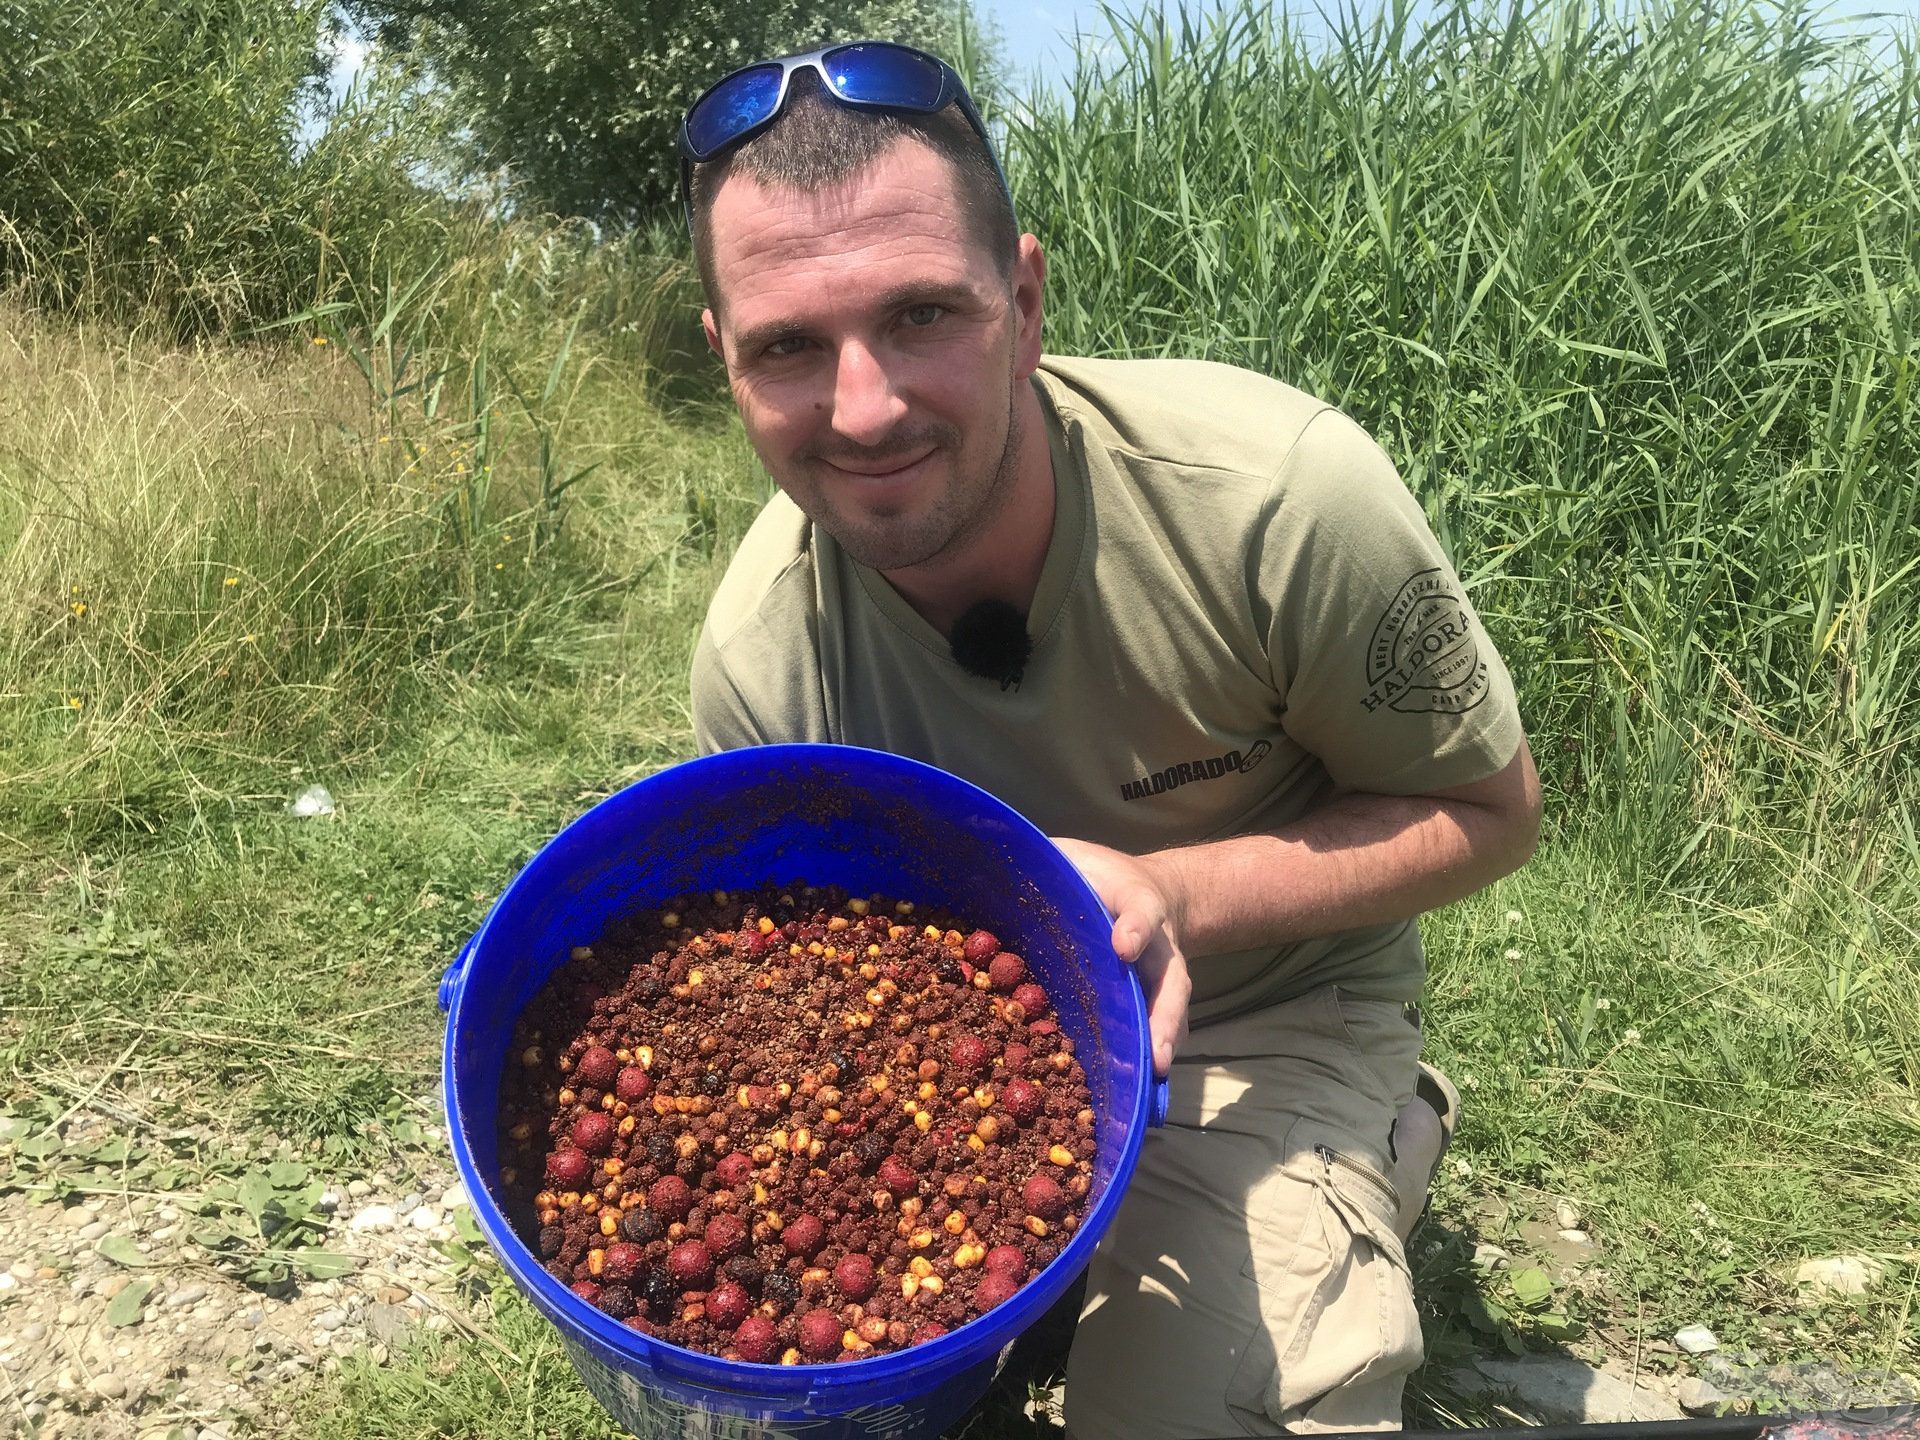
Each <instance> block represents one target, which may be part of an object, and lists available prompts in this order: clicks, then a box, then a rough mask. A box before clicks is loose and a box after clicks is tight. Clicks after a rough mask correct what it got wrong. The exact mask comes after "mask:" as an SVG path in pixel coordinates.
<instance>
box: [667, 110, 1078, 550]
mask: <svg viewBox="0 0 1920 1440" xmlns="http://www.w3.org/2000/svg"><path fill="white" fill-rule="evenodd" d="M709 223H710V225H711V227H712V230H711V233H712V237H713V261H712V265H713V274H712V281H713V285H714V292H715V295H716V296H717V297H718V298H719V300H720V307H721V308H720V314H719V315H718V316H717V317H716V315H715V314H714V312H713V311H712V310H709V311H707V312H706V313H705V314H704V315H703V316H702V319H703V320H704V322H705V325H706V331H707V343H708V344H710V345H711V346H713V348H714V350H715V351H716V353H718V354H719V355H720V356H721V358H722V359H724V360H725V361H726V364H727V374H728V377H729V379H730V380H731V382H732V386H733V396H734V400H735V402H736V403H737V404H738V405H739V407H740V415H741V418H742V420H743V421H744V422H745V425H746V430H747V437H748V439H750V440H751V441H752V443H753V447H754V449H755V450H756V451H758V452H759V455H760V459H761V462H762V463H763V464H764V465H765V466H766V467H767V470H768V472H769V473H770V474H771V475H772V476H773V478H774V480H775V482H776V483H778V484H779V486H780V488H781V489H782V490H784V491H786V492H787V494H788V495H789V496H791V497H792V498H793V500H794V502H795V503H796V504H797V505H799V507H800V508H801V509H802V510H803V511H805V512H806V513H807V515H808V516H810V517H811V518H812V519H813V520H814V522H815V523H816V524H819V525H821V526H823V527H824V528H825V529H826V530H827V532H828V533H829V534H830V535H832V536H833V537H834V538H835V539H836V540H837V541H839V542H840V544H841V546H842V547H843V548H844V549H845V550H846V551H847V552H848V553H849V554H850V555H852V556H853V557H854V558H855V559H856V560H858V561H860V562H861V563H863V564H866V565H871V566H873V567H875V568H876V569H884V570H894V569H902V568H905V567H908V566H912V565H919V564H922V563H924V562H926V561H929V560H932V559H935V558H937V557H940V556H943V555H949V554H952V553H954V552H955V551H956V550H957V549H959V548H961V547H964V546H965V545H966V544H967V543H968V542H969V541H970V540H971V539H973V538H974V537H976V536H977V535H978V534H980V533H981V531H982V530H983V529H984V527H985V526H986V524H987V522H988V521H990V519H991V518H992V516H993V514H994V512H995V509H996V507H997V503H998V502H999V501H1000V500H1001V499H1002V498H1003V496H1004V494H1005V489H1006V486H1007V484H1008V483H1009V482H1010V481H1011V479H1012V465H1013V457H1014V456H1015V455H1016V454H1017V447H1016V445H1015V443H1014V442H1015V441H1016V440H1017V439H1018V434H1017V431H1016V428H1015V427H1016V421H1015V419H1014V416H1015V413H1016V412H1015V406H1014V399H1015V391H1016V387H1017V386H1019V385H1023V384H1025V383H1026V381H1027V378H1028V377H1029V376H1030V375H1031V374H1032V373H1033V370H1034V368H1035V366H1036V365H1037V364H1038V363H1039V358H1040V285H1041V280H1042V278H1043V276H1044V261H1043V260H1042V259H1041V257H1040V252H1039V246H1038V244H1037V242H1035V241H1034V240H1033V239H1032V237H1031V236H1028V237H1025V238H1024V239H1023V240H1022V242H1021V252H1020V259H1019V261H1018V263H1017V264H1016V266H1015V272H1014V277H1013V283H1012V284H1011V285H1009V283H1008V282H1007V280H1006V279H1005V278H1003V277H1002V276H1001V275H1000V273H999V271H998V270H997V269H996V267H995V266H994V263H993V261H992V258H991V257H990V256H989V255H988V254H987V253H986V251H985V249H984V248H983V247H981V246H980V245H978V244H977V243H975V242H974V241H973V239H972V238H971V237H970V234H969V232H968V229H967V227H966V225H965V223H964V219H963V216H962V213H961V209H960V204H959V200H958V197H957V195H956V193H955V185H954V179H953V174H952V171H951V170H950V169H949V167H948V162H947V161H946V160H945V159H944V157H942V156H940V155H938V154H936V153H935V152H934V151H933V150H931V149H929V148H928V147H926V146H924V145H922V144H920V143H918V142H917V141H912V140H902V141H900V142H898V143H896V144H895V145H894V146H893V147H892V148H891V149H890V150H888V151H887V152H885V153H884V154H883V155H882V156H881V157H880V158H879V159H878V160H876V161H875V162H874V163H873V164H872V165H871V166H869V167H868V168H867V169H865V170H864V171H862V172H860V173H859V174H857V175H855V176H854V177H852V178H851V179H850V180H849V181H847V182H846V183H845V184H843V185H841V186H837V187H835V188H833V189H832V190H829V191H825V192H821V193H818V194H813V195H808V194H804V193H802V192H800V191H796V190H790V189H785V188H776V189H769V188H766V187H763V186H762V185H760V184H759V183H758V182H756V181H754V180H752V179H750V178H748V177H746V176H744V175H738V174H735V175H731V176H729V177H728V179H727V181H726V183H725V184H723V185H722V186H721V187H720V190H719V192H718V193H717V194H716V195H715V196H714V200H713V208H712V212H711V216H710V220H709Z"/></svg>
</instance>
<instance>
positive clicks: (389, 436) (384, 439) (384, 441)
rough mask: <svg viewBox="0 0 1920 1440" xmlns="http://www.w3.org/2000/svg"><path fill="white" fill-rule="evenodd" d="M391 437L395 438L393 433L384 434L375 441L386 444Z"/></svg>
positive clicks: (375, 442) (377, 443) (378, 443)
mask: <svg viewBox="0 0 1920 1440" xmlns="http://www.w3.org/2000/svg"><path fill="white" fill-rule="evenodd" d="M391 439H393V437H392V436H391V435H382V436H381V437H380V438H379V439H377V440H375V441H374V442H373V443H374V444H376V445H384V444H386V443H387V442H388V441H389V440H391Z"/></svg>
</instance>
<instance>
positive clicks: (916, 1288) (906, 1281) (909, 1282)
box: [900, 1270, 920, 1300]
mask: <svg viewBox="0 0 1920 1440" xmlns="http://www.w3.org/2000/svg"><path fill="white" fill-rule="evenodd" d="M919 1293H920V1277H919V1276H918V1275H916V1274H914V1273H913V1272H912V1271H911V1270H909V1271H908V1272H907V1273H906V1274H904V1275H902V1276H901V1277H900V1298H901V1299H902V1300H911V1299H913V1297H914V1296H916V1295H918V1294H919Z"/></svg>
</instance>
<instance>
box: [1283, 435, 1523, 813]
mask: <svg viewBox="0 0 1920 1440" xmlns="http://www.w3.org/2000/svg"><path fill="white" fill-rule="evenodd" d="M1249 565H1250V570H1251V573H1250V575H1249V577H1248V578H1249V583H1250V584H1251V585H1252V587H1253V594H1254V616H1255V623H1256V625H1257V626H1259V627H1262V628H1263V629H1264V633H1265V643H1266V652H1267V657H1268V662H1269V664H1270V665H1271V666H1272V670H1273V683H1274V687H1275V689H1276V690H1277V691H1278V692H1279V694H1280V696H1281V699H1282V705H1283V709H1282V713H1281V719H1280V723H1281V726H1282V728H1283V729H1285V731H1286V732H1287V734H1288V735H1290V736H1291V737H1292V738H1293V739H1294V740H1295V741H1296V742H1297V743H1298V744H1300V745H1301V746H1302V747H1304V748H1305V749H1306V750H1308V751H1309V752H1310V753H1312V754H1313V755H1315V756H1317V757H1318V758H1319V759H1320V761H1321V763H1322V764H1323V765H1325V766H1326V769H1327V773H1328V774H1329V775H1330V776H1331V777H1332V778H1333V781H1334V783H1335V784H1337V785H1340V786H1342V787H1343V788H1345V789H1349V790H1365V791H1372V792H1375V793H1378V794H1386V795H1417V794H1421V793H1424V792H1427V791H1432V790H1442V789H1446V788H1448V787H1450V786H1455V785H1465V784H1468V783H1469V782H1471V781H1474V780H1480V779H1484V778H1486V777H1487V776H1489V775H1492V774H1494V773H1496V772H1497V771H1499V770H1501V769H1502V768H1504V767H1505V766H1506V764H1507V763H1508V762H1509V761H1510V760H1512V759H1513V756H1514V754H1515V752H1516V751H1517V750H1518V749H1519V746H1520V741H1521V738H1522V731H1521V725H1520V714H1519V708H1518V706H1517V704H1516V703H1515V700H1514V694H1513V682H1512V680H1511V678H1510V677H1509V676H1508V674H1507V669H1506V666H1505V665H1504V664H1502V663H1501V660H1500V656H1499V655H1498V654H1497V653H1495V651H1494V648H1493V645H1492V642H1490V641H1489V640H1488V639H1487V633H1486V630H1485V628H1484V627H1483V626H1482V624H1481V622H1480V617H1479V615H1478V614H1477V613H1475V611H1474V608H1473V606H1472V604H1471V603H1470V602H1469V600H1468V599H1467V594H1466V590H1465V588H1464V587H1463V586H1462V585H1461V583H1460V580H1459V577H1458V576H1457V575H1456V574H1455V573H1454V569H1453V565H1452V563H1451V562H1450V561H1449V560H1448V558H1447V556H1446V554H1445V552H1443V551H1442V550H1441V548H1440V543H1439V541H1437V540H1436V539H1435V538H1434V535H1433V532H1432V530H1431V529H1430V528H1429V527H1428V525H1427V520H1426V516H1425V515H1424V514H1423V513H1422V512H1421V509H1420V506H1419V503H1418V502H1417V501H1416V500H1415V499H1414V497H1413V496H1412V494H1410V493H1409V492H1408V490H1407V487H1406V485H1405V484H1404V483H1403V482H1402V481H1401V479H1400V476H1399V473H1398V472H1397V471H1396V470H1395V469H1394V466H1393V462H1392V461H1391V460H1389V459H1388V458H1387V456H1386V454H1385V452H1383V451H1382V450H1381V449H1380V447H1379V446H1378V445H1377V444H1376V443H1374V441H1373V439H1372V438H1371V437H1370V436H1369V435H1368V434H1367V433H1366V431H1365V430H1363V429H1362V428H1361V427H1360V426H1359V425H1357V424H1355V423H1354V422H1353V421H1352V420H1351V419H1349V418H1348V417H1347V416H1345V415H1343V414H1341V413H1340V412H1339V411H1338V410H1334V409H1327V410H1323V411H1321V412H1319V413H1318V414H1316V415H1315V416H1314V417H1313V418H1312V419H1311V420H1310V421H1308V422H1307V425H1306V427H1305V428H1304V429H1303V430H1302V432H1301V435H1300V438H1299V440H1298V441H1297V442H1296V443H1295V445H1294V446H1293V448H1292V450H1291V451H1290V452H1289V453H1288V455H1287V458H1286V459H1285V460H1284V461H1283V462H1282V464H1281V466H1280V469H1279V471H1278V472H1277V473H1276V474H1275V475H1274V478H1273V482H1272V485H1271V486H1270V488H1269V491H1268V495H1267V506H1266V514H1265V517H1264V523H1263V525H1262V526H1261V530H1260V535H1259V538H1258V540H1257V542H1256V544H1255V545H1254V547H1253V549H1252V551H1251V552H1250V555H1249Z"/></svg>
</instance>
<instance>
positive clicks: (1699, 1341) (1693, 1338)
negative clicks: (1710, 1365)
mask: <svg viewBox="0 0 1920 1440" xmlns="http://www.w3.org/2000/svg"><path fill="white" fill-rule="evenodd" d="M1673 1343H1674V1344H1676V1345H1678V1346H1679V1347H1680V1348H1681V1349H1682V1350H1684V1351H1686V1352H1687V1354H1689V1355H1704V1354H1706V1353H1707V1352H1708V1351H1709V1350H1718V1349H1719V1348H1720V1342H1719V1340H1717V1339H1715V1338H1714V1333H1713V1331H1711V1330H1709V1329H1708V1328H1707V1327H1706V1326H1704V1325H1689V1326H1687V1327H1686V1328H1685V1329H1684V1330H1679V1331H1676V1332H1675V1334H1674V1337H1673Z"/></svg>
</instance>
